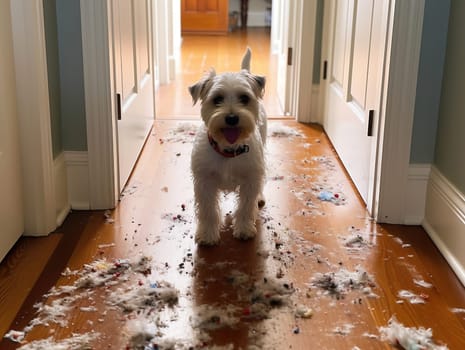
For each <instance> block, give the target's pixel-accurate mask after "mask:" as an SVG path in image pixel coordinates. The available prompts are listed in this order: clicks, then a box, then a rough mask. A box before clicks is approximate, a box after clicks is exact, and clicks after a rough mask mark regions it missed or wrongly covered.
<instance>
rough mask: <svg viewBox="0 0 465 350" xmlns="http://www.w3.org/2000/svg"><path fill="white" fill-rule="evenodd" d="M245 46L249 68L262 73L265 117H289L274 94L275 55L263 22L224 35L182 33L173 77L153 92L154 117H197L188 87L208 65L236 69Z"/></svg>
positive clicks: (276, 68)
mask: <svg viewBox="0 0 465 350" xmlns="http://www.w3.org/2000/svg"><path fill="white" fill-rule="evenodd" d="M247 46H249V47H250V48H251V50H252V61H251V70H252V72H253V73H254V74H259V75H263V76H265V77H266V86H265V95H264V98H263V102H264V105H265V109H266V112H267V115H268V117H269V118H290V117H286V116H284V113H283V108H282V106H281V103H280V100H279V98H278V93H277V70H278V55H277V54H274V53H273V52H272V49H271V28H270V27H265V26H264V27H248V28H245V29H239V28H238V29H236V30H233V31H229V32H228V33H227V34H226V35H196V34H189V35H183V36H182V42H181V46H180V49H179V52H178V53H177V54H176V60H175V62H176V69H175V78H174V80H172V81H171V82H170V83H168V84H162V85H160V86H159V87H158V88H157V91H156V93H155V95H156V96H155V99H156V119H158V120H163V119H168V120H169V119H195V120H198V119H199V116H200V106H199V105H198V104H197V105H195V106H193V105H192V99H191V96H190V95H189V92H188V87H189V86H190V85H192V84H194V83H195V82H197V81H198V80H199V79H200V78H201V77H202V75H203V74H205V72H207V71H208V70H209V69H210V68H214V69H215V70H216V71H217V72H218V73H221V72H225V71H237V70H239V69H240V62H241V59H242V56H243V54H244V52H245V49H246V48H247Z"/></svg>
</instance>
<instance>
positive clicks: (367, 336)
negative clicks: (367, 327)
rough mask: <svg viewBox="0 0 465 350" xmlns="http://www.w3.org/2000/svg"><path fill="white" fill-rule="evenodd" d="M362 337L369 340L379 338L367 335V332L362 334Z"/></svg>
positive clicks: (374, 335)
mask: <svg viewBox="0 0 465 350" xmlns="http://www.w3.org/2000/svg"><path fill="white" fill-rule="evenodd" d="M362 337H365V338H369V339H378V338H379V336H377V335H376V334H371V333H368V332H364V333H363V334H362Z"/></svg>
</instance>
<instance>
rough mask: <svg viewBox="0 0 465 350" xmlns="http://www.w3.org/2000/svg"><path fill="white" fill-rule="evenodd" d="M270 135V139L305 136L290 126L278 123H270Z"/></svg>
mask: <svg viewBox="0 0 465 350" xmlns="http://www.w3.org/2000/svg"><path fill="white" fill-rule="evenodd" d="M268 135H269V136H270V137H291V136H300V137H302V136H303V134H302V133H301V132H300V131H298V130H296V129H294V128H291V127H289V126H286V125H282V124H277V123H270V125H269V126H268Z"/></svg>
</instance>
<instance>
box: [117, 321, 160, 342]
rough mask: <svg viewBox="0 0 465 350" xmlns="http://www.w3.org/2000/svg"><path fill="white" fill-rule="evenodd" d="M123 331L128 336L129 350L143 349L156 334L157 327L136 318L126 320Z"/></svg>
mask: <svg viewBox="0 0 465 350" xmlns="http://www.w3.org/2000/svg"><path fill="white" fill-rule="evenodd" d="M125 331H126V333H127V334H128V336H129V344H128V345H129V348H130V349H145V347H146V346H147V345H148V342H150V341H151V340H152V339H153V338H154V337H155V335H156V334H157V326H156V325H155V324H154V323H152V322H150V321H148V320H146V319H141V318H136V319H130V320H128V322H127V323H126V329H125Z"/></svg>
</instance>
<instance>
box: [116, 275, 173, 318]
mask: <svg viewBox="0 0 465 350" xmlns="http://www.w3.org/2000/svg"><path fill="white" fill-rule="evenodd" d="M178 298H179V291H178V290H177V289H175V288H174V287H173V286H172V285H171V284H170V283H168V282H164V281H162V282H157V283H155V284H152V285H149V286H139V285H136V286H129V287H127V288H117V289H116V290H115V291H114V292H112V293H110V295H109V300H108V303H109V304H110V305H114V306H118V307H119V308H121V309H122V310H123V311H124V312H132V311H137V310H142V309H145V308H147V307H155V306H158V307H164V306H165V305H169V306H171V305H174V304H176V303H177V302H178Z"/></svg>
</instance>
